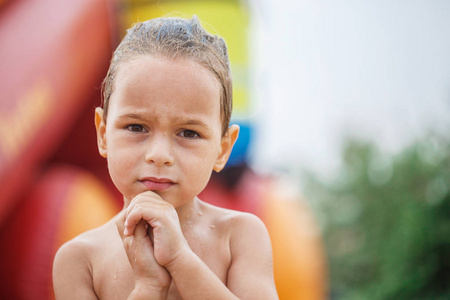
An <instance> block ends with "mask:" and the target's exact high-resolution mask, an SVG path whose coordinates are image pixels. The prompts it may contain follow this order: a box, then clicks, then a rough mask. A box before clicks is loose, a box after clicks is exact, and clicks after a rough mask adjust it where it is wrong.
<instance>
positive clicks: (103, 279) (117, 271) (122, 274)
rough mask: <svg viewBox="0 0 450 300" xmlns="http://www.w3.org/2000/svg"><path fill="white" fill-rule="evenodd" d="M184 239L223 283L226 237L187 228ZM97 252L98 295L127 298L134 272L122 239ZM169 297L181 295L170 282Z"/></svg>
mask: <svg viewBox="0 0 450 300" xmlns="http://www.w3.org/2000/svg"><path fill="white" fill-rule="evenodd" d="M186 239H187V241H188V243H189V245H190V246H191V249H192V250H193V251H194V253H195V254H196V255H197V256H198V257H199V258H200V259H201V260H202V261H203V262H204V263H205V264H206V265H207V266H208V267H209V268H210V269H211V270H212V271H213V272H214V273H215V274H216V276H217V277H218V278H219V279H220V280H221V281H222V282H223V283H224V284H226V278H227V273H228V269H229V267H230V264H231V253H230V250H229V244H228V241H227V240H226V239H224V238H223V237H222V236H220V235H217V234H215V232H202V231H199V232H196V231H192V232H189V233H188V234H186ZM96 255H97V258H96V259H94V260H93V261H95V263H93V265H92V275H93V286H94V290H95V292H96V294H97V297H98V298H99V299H108V300H110V299H111V300H115V299H126V298H127V296H128V295H129V294H130V293H131V291H132V290H133V288H134V275H133V270H132V268H131V265H130V263H129V261H128V258H127V256H126V253H125V250H124V249H123V246H122V241H121V240H118V241H116V242H114V243H113V245H111V246H110V247H108V246H107V245H105V246H104V247H103V249H102V251H99V253H98V254H96ZM186 276H189V274H186ZM168 299H180V297H179V295H178V291H177V290H176V287H175V285H174V284H173V283H172V285H171V287H170V290H169V297H168Z"/></svg>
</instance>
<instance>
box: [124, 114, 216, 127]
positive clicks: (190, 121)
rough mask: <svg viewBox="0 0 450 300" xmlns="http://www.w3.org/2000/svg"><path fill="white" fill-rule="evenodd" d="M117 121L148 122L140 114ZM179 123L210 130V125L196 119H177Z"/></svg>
mask: <svg viewBox="0 0 450 300" xmlns="http://www.w3.org/2000/svg"><path fill="white" fill-rule="evenodd" d="M117 119H118V120H119V121H120V120H124V119H136V120H146V118H145V117H143V116H141V115H139V114H135V113H130V114H124V115H120V116H118V118H117ZM177 122H179V124H180V125H194V126H201V127H205V128H209V126H208V124H206V123H205V122H203V121H201V120H196V119H187V120H182V119H181V118H179V119H177Z"/></svg>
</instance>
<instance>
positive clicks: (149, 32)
mask: <svg viewBox="0 0 450 300" xmlns="http://www.w3.org/2000/svg"><path fill="white" fill-rule="evenodd" d="M144 55H153V56H162V57H167V58H177V57H182V58H187V59H192V60H194V61H195V62H197V63H199V64H200V65H202V66H204V67H205V68H206V69H208V70H210V71H211V73H212V74H213V75H214V76H215V77H216V78H217V80H218V81H219V82H220V84H221V90H222V91H221V95H220V116H221V120H222V133H223V134H225V132H226V130H227V128H228V126H229V123H230V118H231V110H232V85H231V70H230V64H229V59H228V51H227V46H226V43H225V41H224V40H223V39H222V38H220V37H217V36H215V35H212V34H210V33H208V32H207V31H206V30H205V29H204V28H203V27H202V25H201V24H200V22H199V20H198V18H197V17H196V16H194V17H192V18H191V19H182V18H158V19H152V20H148V21H145V22H141V23H137V24H135V25H134V26H133V27H132V28H131V29H129V30H128V31H127V34H126V36H125V37H124V38H123V40H122V41H121V42H120V44H119V46H118V47H117V49H116V51H115V52H114V55H113V58H112V59H111V64H110V66H109V70H108V73H107V75H106V77H105V79H104V80H103V83H102V94H103V109H104V117H105V119H106V116H107V112H108V104H109V100H110V97H111V95H112V93H113V92H114V83H115V77H116V76H117V72H118V70H119V68H120V66H121V65H122V64H124V63H126V62H129V61H130V60H133V59H135V58H138V57H141V56H144Z"/></svg>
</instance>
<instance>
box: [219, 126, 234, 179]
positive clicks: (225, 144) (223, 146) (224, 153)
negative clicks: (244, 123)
mask: <svg viewBox="0 0 450 300" xmlns="http://www.w3.org/2000/svg"><path fill="white" fill-rule="evenodd" d="M238 136H239V126H238V125H231V126H230V127H228V129H227V132H226V133H225V135H224V136H223V137H222V140H221V142H220V153H219V155H218V156H217V159H216V162H215V164H214V168H213V169H214V171H216V172H220V171H222V169H223V168H224V167H225V165H226V163H227V161H228V158H229V157H230V154H231V150H233V146H234V143H235V142H236V140H237V138H238Z"/></svg>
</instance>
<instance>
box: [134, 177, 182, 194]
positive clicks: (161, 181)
mask: <svg viewBox="0 0 450 300" xmlns="http://www.w3.org/2000/svg"><path fill="white" fill-rule="evenodd" d="M139 182H141V183H142V184H143V185H144V186H145V187H146V188H147V189H148V190H150V191H163V190H166V189H168V188H170V187H172V186H173V185H174V184H175V182H173V181H172V180H170V179H168V178H156V177H146V178H143V179H140V180H139Z"/></svg>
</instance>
